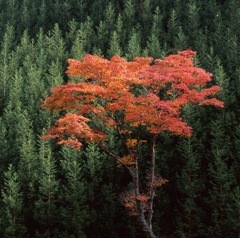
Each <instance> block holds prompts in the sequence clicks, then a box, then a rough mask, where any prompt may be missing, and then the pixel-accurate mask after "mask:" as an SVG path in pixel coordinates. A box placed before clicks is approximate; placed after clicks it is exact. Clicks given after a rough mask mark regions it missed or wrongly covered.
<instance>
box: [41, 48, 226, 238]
mask: <svg viewBox="0 0 240 238" xmlns="http://www.w3.org/2000/svg"><path fill="white" fill-rule="evenodd" d="M194 55H195V52H193V51H191V50H186V51H182V52H179V53H178V54H176V55H169V56H167V57H166V58H164V59H156V60H153V58H150V57H147V58H135V59H134V61H133V62H127V61H126V60H125V59H123V58H121V57H119V56H117V55H116V56H114V57H113V58H112V59H111V60H107V59H104V58H102V57H99V56H97V55H89V54H87V55H86V56H84V57H83V59H82V60H81V61H78V60H74V59H69V60H68V63H69V67H68V70H67V74H69V75H70V76H72V77H79V78H80V79H81V80H79V82H78V83H71V82H70V83H67V84H66V85H61V86H59V87H56V88H54V89H52V94H51V95H50V96H49V97H48V98H46V100H45V102H44V104H43V107H44V108H46V109H48V110H50V111H52V112H60V111H61V112H66V113H65V115H64V116H62V117H61V118H60V119H59V120H58V121H57V122H56V124H55V126H53V127H52V128H50V129H49V130H48V133H47V134H46V135H45V136H44V138H57V139H58V143H59V144H65V145H70V146H71V147H73V148H77V149H80V148H81V146H82V143H83V141H84V142H90V141H92V142H97V143H98V142H99V143H100V142H102V141H105V140H107V138H108V135H107V133H106V131H111V130H116V131H117V132H118V134H119V137H120V138H123V137H124V138H125V145H126V148H127V149H126V151H128V153H127V154H126V155H124V156H123V157H122V158H118V163H120V164H122V165H123V166H125V167H126V168H128V170H129V171H130V173H131V175H132V176H133V180H134V186H135V190H134V193H131V196H128V197H127V198H130V199H129V201H130V202H129V204H128V203H127V201H128V199H125V201H124V203H125V206H126V207H131V211H134V214H135V213H136V214H138V215H139V217H140V218H141V221H142V224H143V227H144V230H146V231H148V233H149V235H150V237H155V236H154V234H153V232H152V224H151V220H152V215H153V211H152V207H153V198H154V196H155V190H156V187H158V186H161V185H163V184H164V183H165V182H166V180H163V179H156V176H155V171H154V170H155V149H154V147H155V144H156V138H157V136H158V135H159V134H161V133H162V132H164V131H167V132H170V133H172V134H175V135H182V136H187V137H189V136H191V127H190V126H189V125H187V123H185V122H184V121H183V119H182V117H181V108H182V107H183V106H184V105H186V104H188V103H192V104H196V105H213V106H217V107H220V108H221V107H223V106H224V105H223V102H221V101H219V100H218V99H216V98H215V97H214V95H215V94H216V93H217V92H219V91H220V90H221V89H220V88H219V87H218V86H211V87H209V88H204V87H205V86H206V84H207V83H208V82H210V81H211V77H212V74H210V73H208V72H206V71H205V70H204V69H201V68H197V67H195V66H194V60H193V59H194ZM106 127H108V128H111V130H106ZM141 131H143V132H144V133H145V134H146V133H148V134H149V137H148V138H149V143H150V146H151V149H152V154H151V168H150V176H149V178H148V180H149V183H148V184H149V185H148V186H149V189H148V192H147V193H146V194H143V193H140V185H139V178H138V176H139V169H138V158H137V154H138V153H137V150H138V145H139V143H144V142H145V141H146V137H145V138H142V137H141V134H140V132H141ZM105 148H106V147H105ZM143 198H144V199H143ZM145 198H147V199H145ZM145 213H147V216H145Z"/></svg>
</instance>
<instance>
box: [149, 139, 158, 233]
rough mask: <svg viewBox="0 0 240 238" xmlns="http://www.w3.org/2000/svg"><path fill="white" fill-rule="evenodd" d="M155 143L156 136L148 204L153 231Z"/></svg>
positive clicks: (150, 226) (150, 225) (153, 145)
mask: <svg viewBox="0 0 240 238" xmlns="http://www.w3.org/2000/svg"><path fill="white" fill-rule="evenodd" d="M155 142H156V137H155V136H154V138H153V142H152V146H151V149H152V154H151V168H150V171H151V172H150V181H149V197H150V198H149V202H148V224H149V228H150V229H151V230H152V217H153V199H154V196H155V187H154V181H155V158H156V153H155Z"/></svg>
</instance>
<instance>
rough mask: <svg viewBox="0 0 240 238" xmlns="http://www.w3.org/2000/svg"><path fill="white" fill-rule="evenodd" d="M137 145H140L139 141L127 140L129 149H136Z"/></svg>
mask: <svg viewBox="0 0 240 238" xmlns="http://www.w3.org/2000/svg"><path fill="white" fill-rule="evenodd" d="M137 144H138V140H137V139H127V141H126V145H127V147H128V148H134V147H136V146H137Z"/></svg>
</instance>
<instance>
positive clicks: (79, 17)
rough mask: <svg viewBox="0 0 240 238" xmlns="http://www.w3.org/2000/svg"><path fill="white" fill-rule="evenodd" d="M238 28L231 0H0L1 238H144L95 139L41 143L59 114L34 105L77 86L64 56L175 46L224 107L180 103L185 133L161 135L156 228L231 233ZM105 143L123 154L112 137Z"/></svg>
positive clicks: (238, 168) (127, 183) (238, 110)
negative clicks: (191, 55)
mask: <svg viewBox="0 0 240 238" xmlns="http://www.w3.org/2000/svg"><path fill="white" fill-rule="evenodd" d="M239 25H240V2H239V1H238V0H221V1H220V0H219V1H217V0H182V1H180V0H168V1H166V0H165V1H164V0H126V1H123V0H111V1H104V0H92V1H87V0H65V1H59V0H49V1H45V0H38V1H32V0H31V1H30V0H8V1H3V0H0V29H1V32H0V54H1V57H0V80H1V83H0V116H1V117H0V237H7V238H10V237H12V238H13V237H38V238H43V237H59V238H60V237H61V238H64V237H66V238H67V237H69V238H70V237H75V238H82V237H83V238H84V237H88V238H108V237H109V238H124V237H129V238H140V237H147V235H146V234H145V233H144V232H143V231H142V229H141V226H140V224H139V221H138V219H136V217H135V216H130V215H129V211H128V210H127V209H126V208H124V206H123V205H122V203H121V201H120V197H121V194H122V193H123V192H124V191H126V190H127V189H128V188H130V187H131V186H132V180H131V177H130V176H129V173H128V171H126V169H125V168H124V167H120V166H118V164H117V163H116V160H115V158H114V157H112V156H110V155H108V154H107V153H105V152H104V151H103V150H102V148H101V147H100V146H99V145H98V144H96V143H88V144H86V146H84V148H83V149H82V150H81V151H80V152H79V151H77V150H75V149H71V148H69V147H67V146H60V145H58V144H57V143H56V141H54V140H42V139H41V138H42V136H43V135H44V134H46V131H47V129H48V128H49V127H50V126H51V125H53V123H54V121H55V120H56V119H57V118H58V117H59V115H58V114H54V115H53V114H51V113H50V112H49V111H47V110H45V109H44V108H42V106H41V105H42V104H43V102H44V100H45V98H46V97H47V96H49V95H50V90H51V89H52V88H54V87H56V86H59V85H62V84H66V83H67V82H70V81H76V80H78V79H77V78H71V77H69V76H68V75H67V74H66V73H65V71H66V70H67V59H68V58H73V59H79V60H81V58H82V57H83V56H84V55H85V54H87V53H91V54H97V55H101V56H104V57H106V58H108V59H110V58H111V57H112V56H114V55H115V54H118V55H119V56H121V57H124V58H125V59H127V60H129V61H130V60H132V59H133V58H134V57H137V56H138V57H141V56H142V57H144V56H151V57H153V58H155V59H156V58H161V59H162V58H164V57H165V56H167V55H169V54H175V53H177V52H178V51H182V50H185V49H192V50H194V51H196V52H197V55H196V57H195V64H196V65H197V66H198V67H201V68H203V69H205V70H206V71H208V72H210V73H212V74H213V80H212V82H211V84H214V85H219V86H220V87H221V88H222V91H221V92H219V93H218V94H217V98H218V99H219V100H222V101H224V104H225V107H224V109H219V108H215V107H211V106H209V107H194V106H191V105H189V106H187V107H184V110H183V111H182V114H183V117H184V120H185V121H187V122H188V124H189V125H191V126H192V128H193V133H192V137H190V138H184V137H177V136H173V135H170V134H168V133H163V134H162V135H161V137H159V139H158V141H157V145H156V166H157V168H156V170H157V171H158V173H159V174H160V175H161V176H162V177H163V178H164V179H166V180H168V182H167V183H166V184H164V185H163V186H161V187H160V188H159V189H158V190H157V196H156V198H155V201H154V218H153V227H154V231H155V233H156V235H157V237H162V238H163V237H167V238H170V237H174V238H175V237H176V238H184V237H188V238H208V237H214V238H215V237H216V238H217V237H221V238H226V237H228V238H234V237H239V236H240V186H239V184H240V106H239V100H240V57H239V53H240V28H239ZM108 143H109V146H110V148H111V150H112V152H114V153H119V151H121V147H120V143H119V141H118V139H117V137H116V136H115V135H114V134H113V135H112V137H111V138H110V139H109V140H108ZM145 147H146V148H143V153H144V152H145V153H148V147H147V146H145ZM148 163H149V162H148V161H147V160H143V159H142V161H141V166H142V168H144V167H146V166H147V164H148Z"/></svg>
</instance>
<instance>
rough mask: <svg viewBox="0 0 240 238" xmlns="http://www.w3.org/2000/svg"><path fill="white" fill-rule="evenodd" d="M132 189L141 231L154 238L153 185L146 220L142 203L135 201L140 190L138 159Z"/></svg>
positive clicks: (153, 150)
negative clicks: (133, 189)
mask: <svg viewBox="0 0 240 238" xmlns="http://www.w3.org/2000/svg"><path fill="white" fill-rule="evenodd" d="M154 147H155V139H154V142H153V145H152V162H151V175H150V176H151V181H154V178H155V149H154ZM133 180H134V187H135V197H136V206H137V212H138V217H139V220H140V222H141V224H142V227H143V230H144V231H146V232H147V233H148V235H149V237H150V238H156V236H155V235H154V233H153V230H152V215H153V198H154V194H155V191H154V188H153V183H151V185H150V187H151V188H150V190H151V194H150V201H149V203H148V209H147V210H148V219H147V218H146V216H145V214H144V207H143V202H142V201H139V200H138V199H137V197H138V196H140V189H139V187H140V186H139V184H140V183H139V167H138V157H136V163H135V171H134V178H133Z"/></svg>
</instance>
